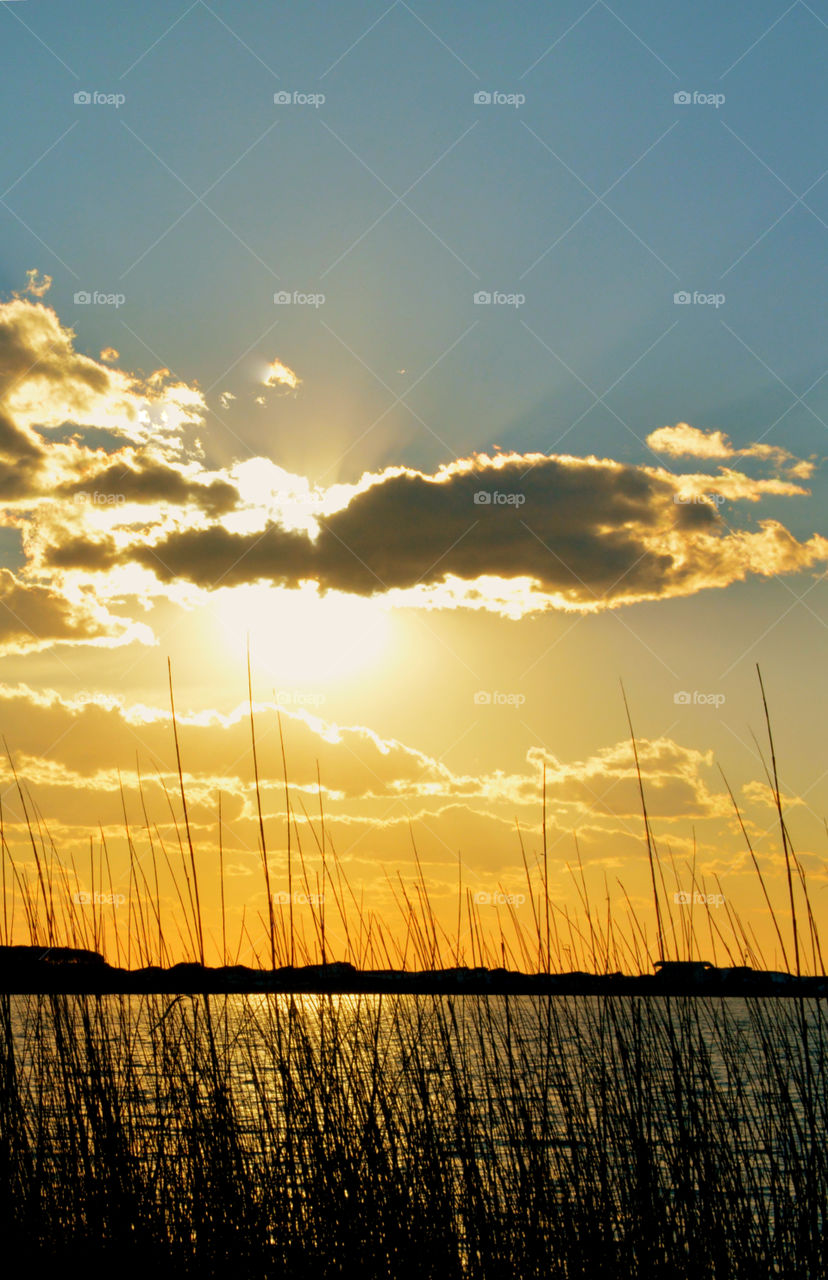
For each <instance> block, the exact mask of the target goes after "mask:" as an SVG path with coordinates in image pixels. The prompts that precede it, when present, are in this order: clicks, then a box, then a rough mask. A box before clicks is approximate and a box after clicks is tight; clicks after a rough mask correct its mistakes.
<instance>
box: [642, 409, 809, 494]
mask: <svg viewBox="0 0 828 1280" xmlns="http://www.w3.org/2000/svg"><path fill="white" fill-rule="evenodd" d="M647 444H648V445H649V446H650V448H651V449H652V450H653V451H654V452H655V453H665V454H668V455H669V456H670V457H672V458H682V457H693V458H709V459H716V458H722V459H725V458H759V459H761V460H762V461H765V462H772V463H774V465H776V466H778V467H784V468H786V469H787V470H788V473H789V474H791V475H795V476H798V477H799V478H800V479H803V480H807V479H808V477H809V476H811V475H812V474H813V470H814V464H813V462H811V461H805V460H803V459H801V458H796V457H795V456H794V455H793V454H792V453H789V452H788V450H787V449H783V448H781V447H780V446H779V445H772V444H751V445H748V446H747V448H745V449H736V448H734V446H733V445H732V444H731V441H730V438H729V437H728V436H727V435H725V433H724V432H723V431H702V430H700V429H699V428H698V427H691V426H690V425H689V423H687V422H677V423H676V425H675V426H674V427H659V428H658V429H657V430H656V431H651V432H650V434H649V435H648V436H647Z"/></svg>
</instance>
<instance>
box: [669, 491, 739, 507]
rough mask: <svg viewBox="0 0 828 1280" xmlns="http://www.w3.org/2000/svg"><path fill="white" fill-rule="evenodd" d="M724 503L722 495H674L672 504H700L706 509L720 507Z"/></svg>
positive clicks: (724, 499)
mask: <svg viewBox="0 0 828 1280" xmlns="http://www.w3.org/2000/svg"><path fill="white" fill-rule="evenodd" d="M726 501H727V499H726V498H725V496H724V494H723V493H674V494H673V502H676V503H678V504H679V505H686V504H688V503H700V504H701V505H702V506H706V507H720V506H721V505H722V503H723V502H726Z"/></svg>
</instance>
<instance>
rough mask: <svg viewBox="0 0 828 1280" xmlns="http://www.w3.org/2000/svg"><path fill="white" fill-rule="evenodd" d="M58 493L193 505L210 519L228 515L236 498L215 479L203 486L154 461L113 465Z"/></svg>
mask: <svg viewBox="0 0 828 1280" xmlns="http://www.w3.org/2000/svg"><path fill="white" fill-rule="evenodd" d="M59 492H60V493H62V494H66V496H67V497H87V498H92V499H97V500H98V501H101V500H103V499H115V500H118V501H122V502H140V503H158V502H167V503H172V504H175V505H177V506H186V505H187V504H189V503H193V504H195V505H196V506H198V507H200V508H201V509H202V510H203V511H206V512H208V513H209V514H210V515H212V516H218V515H221V514H222V513H223V512H227V511H231V510H232V509H233V507H234V506H235V505H236V503H237V501H238V497H239V493H238V490H237V489H236V488H235V486H234V485H232V484H230V483H229V482H228V481H227V480H219V479H217V480H212V481H211V482H210V483H209V484H206V483H204V482H203V481H201V480H194V479H191V478H190V477H188V476H186V475H184V474H183V473H182V472H181V471H180V470H178V469H177V468H176V467H172V466H168V465H167V464H166V463H163V462H155V461H147V462H144V463H143V464H142V465H140V466H137V467H133V466H129V465H119V464H115V463H113V464H112V465H111V466H109V467H106V468H105V469H104V470H102V471H98V472H93V473H92V474H90V475H88V476H86V477H85V478H84V479H83V480H78V481H74V482H72V483H70V484H65V485H63V486H62V487H61V489H60V490H59Z"/></svg>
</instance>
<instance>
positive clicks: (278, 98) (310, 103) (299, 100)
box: [273, 89, 326, 111]
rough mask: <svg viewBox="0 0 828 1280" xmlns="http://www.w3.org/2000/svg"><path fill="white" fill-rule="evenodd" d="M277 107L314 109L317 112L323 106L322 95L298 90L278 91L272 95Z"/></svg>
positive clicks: (323, 98) (323, 99)
mask: <svg viewBox="0 0 828 1280" xmlns="http://www.w3.org/2000/svg"><path fill="white" fill-rule="evenodd" d="M273 101H274V103H275V104H276V106H277V107H316V109H317V111H318V110H319V108H320V107H321V106H324V104H325V101H326V99H325V95H324V93H303V92H302V91H301V90H299V89H294V90H293V91H292V92H291V90H290V89H280V90H279V91H278V92H277V93H274V95H273Z"/></svg>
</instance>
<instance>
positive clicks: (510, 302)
mask: <svg viewBox="0 0 828 1280" xmlns="http://www.w3.org/2000/svg"><path fill="white" fill-rule="evenodd" d="M472 301H473V302H474V305H475V306H476V307H515V308H516V309H517V308H518V307H522V306H523V304H524V303H525V301H526V294H525V293H501V292H499V291H498V290H497V289H495V290H494V291H492V292H490V291H489V290H488V289H478V290H477V292H476V293H475V294H474V295H473V298H472Z"/></svg>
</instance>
